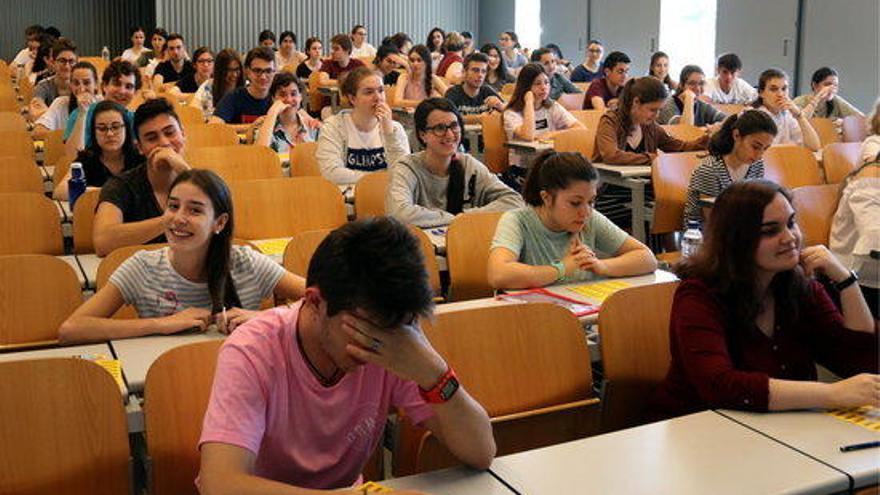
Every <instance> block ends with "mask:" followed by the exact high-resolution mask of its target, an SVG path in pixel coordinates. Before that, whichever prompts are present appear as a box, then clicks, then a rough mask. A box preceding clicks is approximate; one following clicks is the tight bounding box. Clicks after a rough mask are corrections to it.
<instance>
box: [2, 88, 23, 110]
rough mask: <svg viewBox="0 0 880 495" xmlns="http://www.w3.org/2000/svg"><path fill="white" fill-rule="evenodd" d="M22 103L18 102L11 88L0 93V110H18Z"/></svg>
mask: <svg viewBox="0 0 880 495" xmlns="http://www.w3.org/2000/svg"><path fill="white" fill-rule="evenodd" d="M21 107H22V104H21V103H19V101H18V99H16V97H15V93H13V92H12V90H11V89H10V90H8V92H3V93H0V112H18V111H19V109H21Z"/></svg>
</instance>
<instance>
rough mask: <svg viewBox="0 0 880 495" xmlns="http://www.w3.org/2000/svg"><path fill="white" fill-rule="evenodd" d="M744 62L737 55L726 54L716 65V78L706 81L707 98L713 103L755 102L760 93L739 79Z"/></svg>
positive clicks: (741, 103) (746, 103)
mask: <svg viewBox="0 0 880 495" xmlns="http://www.w3.org/2000/svg"><path fill="white" fill-rule="evenodd" d="M740 72H742V60H740V58H739V56H738V55H737V54H735V53H725V54H723V55H721V56H719V57H718V62H717V63H716V64H715V77H712V78H709V80H708V81H706V96H707V99H708V100H709V101H710V102H712V103H723V104H733V105H748V104H749V103H751V102H753V101H755V98H757V97H758V92H757V91H755V88H753V87H752V85H751V84H749V83H747V82H746V81H744V80H743V79H742V78H741V77H739V74H740Z"/></svg>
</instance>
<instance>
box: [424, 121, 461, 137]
mask: <svg viewBox="0 0 880 495" xmlns="http://www.w3.org/2000/svg"><path fill="white" fill-rule="evenodd" d="M425 130H426V131H430V132H431V134H433V135H435V136H437V137H443V136H445V135H446V132H447V131H452V133H453V134H459V133H460V132H461V126H460V125H458V122H450V123H448V124H437V125H432V126H431V127H425Z"/></svg>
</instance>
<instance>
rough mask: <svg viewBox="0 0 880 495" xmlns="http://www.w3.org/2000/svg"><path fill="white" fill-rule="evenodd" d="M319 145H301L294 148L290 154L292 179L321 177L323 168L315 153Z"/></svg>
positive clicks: (315, 143) (314, 143)
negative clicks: (319, 164)
mask: <svg viewBox="0 0 880 495" xmlns="http://www.w3.org/2000/svg"><path fill="white" fill-rule="evenodd" d="M317 150H318V143H317V142H313V143H300V144H298V145H296V146H294V147H293V150H291V152H290V176H291V177H321V167H319V166H318V159H317V158H316V157H315V152H316V151H317Z"/></svg>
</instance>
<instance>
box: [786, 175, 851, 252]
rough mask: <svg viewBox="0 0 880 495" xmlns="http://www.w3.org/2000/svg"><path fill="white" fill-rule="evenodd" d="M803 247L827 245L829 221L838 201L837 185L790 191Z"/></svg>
mask: <svg viewBox="0 0 880 495" xmlns="http://www.w3.org/2000/svg"><path fill="white" fill-rule="evenodd" d="M791 194H792V199H793V203H794V208H795V210H796V211H797V221H798V225H799V226H800V228H801V234H802V235H803V238H804V245H805V246H813V245H816V244H822V245H825V246H827V245H828V236H829V234H830V233H831V221H832V219H833V218H834V212H835V211H837V202H838V201H839V200H840V186H839V185H838V184H821V185H818V186H802V187H797V188H795V189H792V191H791Z"/></svg>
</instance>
